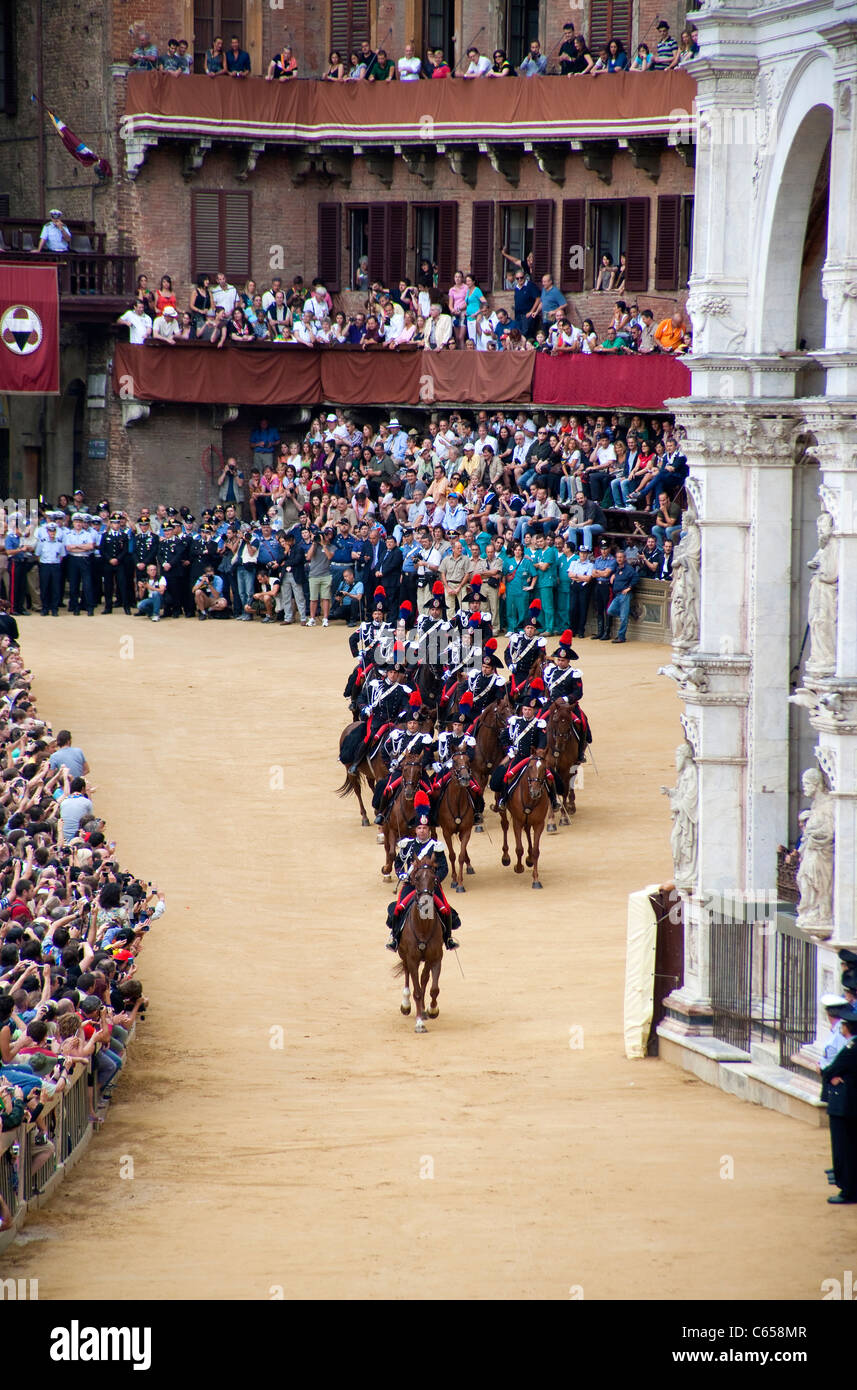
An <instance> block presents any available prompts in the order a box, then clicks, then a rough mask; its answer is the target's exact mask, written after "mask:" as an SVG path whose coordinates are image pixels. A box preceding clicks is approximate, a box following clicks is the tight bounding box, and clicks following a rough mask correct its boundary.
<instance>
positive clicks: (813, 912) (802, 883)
mask: <svg viewBox="0 0 857 1390" xmlns="http://www.w3.org/2000/svg"><path fill="white" fill-rule="evenodd" d="M801 786H802V787H803V794H804V796H806V797H808V798H809V800H810V802H811V805H810V808H809V810H808V811H802V812H801V814H800V816H799V818H798V819H799V820H800V823H801V826H802V827H803V828H802V832H801V838H800V843H799V844H798V858H799V860H800V863H799V867H798V871H797V886H798V893H799V895H800V897H799V901H798V917H797V924H798V926H799V927H803V928H804V929H805V930H806V931H812V932H818V931H821V930H825V929H830V928H832V926H833V840H834V831H833V823H834V822H833V799H832V797H831V795H830V791H829V788H828V786H827V782H826V780H825V777H824V774H823V773H822V772H821V771H820V770H819V769H818V768H815V767H811V768H809V769H808V770H807V771H806V772H805V773H804V774H803V778H802V779H801Z"/></svg>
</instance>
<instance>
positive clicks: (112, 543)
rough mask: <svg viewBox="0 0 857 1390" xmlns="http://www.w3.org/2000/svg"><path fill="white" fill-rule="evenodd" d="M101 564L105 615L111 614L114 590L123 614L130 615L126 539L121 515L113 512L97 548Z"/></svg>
mask: <svg viewBox="0 0 857 1390" xmlns="http://www.w3.org/2000/svg"><path fill="white" fill-rule="evenodd" d="M99 550H100V552H101V562H102V576H103V585H104V609H103V611H104V612H105V613H112V612H113V595H114V590H115V592H116V596H117V598H118V600H119V602H120V603H121V604H122V608H123V610H124V612H126V613H127V614H129V616H130V613H131V606H130V604H129V601H128V599H129V595H128V571H127V568H126V565H125V559H126V557H127V554H128V537H127V536H126V534H125V531H124V530H123V527H122V514H121V513H120V512H113V513H112V514H111V517H110V523H109V525H108V528H107V530H106V531H105V532H104V534H103V536H102V537H101V544H100V546H99Z"/></svg>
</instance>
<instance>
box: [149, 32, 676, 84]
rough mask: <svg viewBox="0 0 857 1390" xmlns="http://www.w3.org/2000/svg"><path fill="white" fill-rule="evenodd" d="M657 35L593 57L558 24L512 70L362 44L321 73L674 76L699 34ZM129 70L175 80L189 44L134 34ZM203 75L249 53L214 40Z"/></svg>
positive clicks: (287, 64)
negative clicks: (558, 31)
mask: <svg viewBox="0 0 857 1390" xmlns="http://www.w3.org/2000/svg"><path fill="white" fill-rule="evenodd" d="M656 32H657V35H658V39H657V45H656V48H655V51H654V53H653V52H652V51H651V50H650V48H649V46H648V45H647V44H646V43H640V44H638V45H637V49H636V52H635V54H634V57H633V58H630V59H629V57H628V54H627V52H626V50H625V46H624V43H623V41H622V40H621V39H619V38H611V39H610V40H609V42H608V43H606V44H605V45H604V46H603V47H601V48H599V49H598V52H597V54H593V53H592V51H591V49H590V47H589V45H588V44H587V42H586V39H585V38H584V37H583V35H582V34H576V33H575V27H574V25H573V24H572V23H571V22H569V23H567V24H565V25H564V26H563V32H562V37H561V40H560V42H559V43H558V44H557V45H556V46H555V48H554V50H552V51H551V52H550V53H547V54H546V53H543V52H542V47H541V43H540V41H539V40H538V39H533V40H532V41H531V43H530V44H529V45H528V48H527V52H526V54H525V56H524V57H523V58H522V59H521V61H520V62H519V63H518V64H517V66H514V65H513V64H512V63H511V62H510V61H509V58H508V56H507V54H506V51H505V49H502V48H497V49H495V50H494V52H493V54H492V56H491V57H490V58H489V56H488V55H487V54H486V53H481V52H480V50H479V49H478V48H477V47H475V46H474V45H471V46H470V48H468V49H467V51H466V54H465V55H463V56H462V58H460V59H459V60H458V62H457V63H455V64H454V65H452V66H451V65H450V61H449V60H450V57H451V55H449V54H445V53H444V51H443V49H442V48H429V49H427V50H426V53H425V56H424V57H423V58H420V57H419V55H418V54H417V52H416V50H415V47H414V45H413V43H406V44H405V48H404V52H403V54H402V56H401V58H398V59H396V58H394V57H393V56H392V55H391V54H390V53H388V51H387V50H386V49H385V48H378V49H373V48H372V47H371V45H370V44H369V43H368V42H367V41H365V40H364V42H363V43H362V44H360V45H358V47H357V48H355V49H354V50H353V51H351V52H350V53H346V52H345V51H344V50H342V51H340V50H338V49H333V50H332V51H331V53H330V55H329V57H328V65H327V68H326V70H325V71H324V72H323V73H322V74H320V78H321V80H322V81H324V82H369V83H378V82H395V81H399V82H419V81H420V80H422V79H431V80H433V79H435V78H453V77H461V78H464V79H465V80H471V81H472V80H474V79H480V78H483V77H484V78H490V77H545V76H547V75H549V74H558V75H560V76H563V77H587V76H592V77H595V76H598V75H599V74H600V73H605V72H606V73H616V72H651V71H659V70H660V71H671V70H672V69H673V68H677V67H683V66H684V65H685V64H686V63H689V62H690V61H691V60H692V59H693V58H695V57H696V55H697V53H698V52H699V34H698V31H697V28H696V26H695V25H693V24H691V25H689V26H688V27H687V28H686V29H683V30H682V32H681V37H680V39H679V40H678V41H677V40H676V39H674V38H673V36H672V34H671V33H670V27H669V24H668V23H667V22H666V20H664V19H662V20H660V21H659V22H658V24H657V27H656ZM129 65H130V67H131V69H132V70H134V71H137V72H153V71H160V72H168V73H170V74H171V75H173V76H175V77H180V76H189V75H190V74H191V73H192V72H193V54H192V53H191V52H190V51H189V48H188V43H187V40H186V39H169V40H168V42H167V47H166V51H165V52H163V53H161V52H159V51H158V48H157V45H156V44H153V43H152V42H151V39H150V36H149V34H148V33H146V32H141V33H139V35H138V39H137V44H136V46H135V48H134V50H133V52H132V53H131V55H130V59H129ZM202 70H203V72H204V74H205V75H206V76H207V77H212V78H216V77H233V78H238V79H241V78H246V77H250V76H251V75H252V65H251V61H250V55H249V53H248V52H247V51H246V49H243V48H242V47H241V40H240V39H239V38H238V37H237V35H233V36H232V37H231V38H230V39H229V42H228V44H225V43H224V40H223V38H222V37H221V36H219V35H218V36H217V37H216V38H215V39H214V40H213V41H212V45H211V48H209V49H208V50H207V51H206V53H205V55H204V58H203V64H202ZM299 75H300V73H299V64H298V59H297V57H296V55H295V53H294V52H293V50H292V48H291V46H290V45H289V44H285V45H284V46H283V48H282V49H281V50H280V51H279V52H278V53H275V54H274V56H273V58H271V60H270V62H269V63H268V64H267V67H266V70H265V74H264V76H265V80H266V81H268V82H290V81H294V80H296V79H298V78H299Z"/></svg>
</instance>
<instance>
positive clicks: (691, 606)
mask: <svg viewBox="0 0 857 1390" xmlns="http://www.w3.org/2000/svg"><path fill="white" fill-rule="evenodd" d="M701 552H702V537H701V535H700V530H699V523H698V521H697V516H696V508H695V507H694V505H693V503H691V504H690V505H689V506H688V509H687V511H686V512H685V514H684V535H683V536H682V538H681V540H680V541H679V543H678V546H677V547H676V550H675V553H674V555H673V578H672V588H671V590H670V624H671V626H672V639H673V646H674V647H686V648H689V647H695V646H696V645H697V643H698V642H699V587H700V557H701Z"/></svg>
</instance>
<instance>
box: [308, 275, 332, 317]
mask: <svg viewBox="0 0 857 1390" xmlns="http://www.w3.org/2000/svg"><path fill="white" fill-rule="evenodd" d="M304 313H305V314H306V313H310V314H312V317H313V322H314V323H316V324H320V323H321V321H322V319H326V318H328V317H329V315H330V305H329V304H328V302H327V290H326V289H325V288H324V285H316V287H315V289H314V290H313V292H312V294H311V295H310V297H309V299H307V300H306V302H305V303H304Z"/></svg>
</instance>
